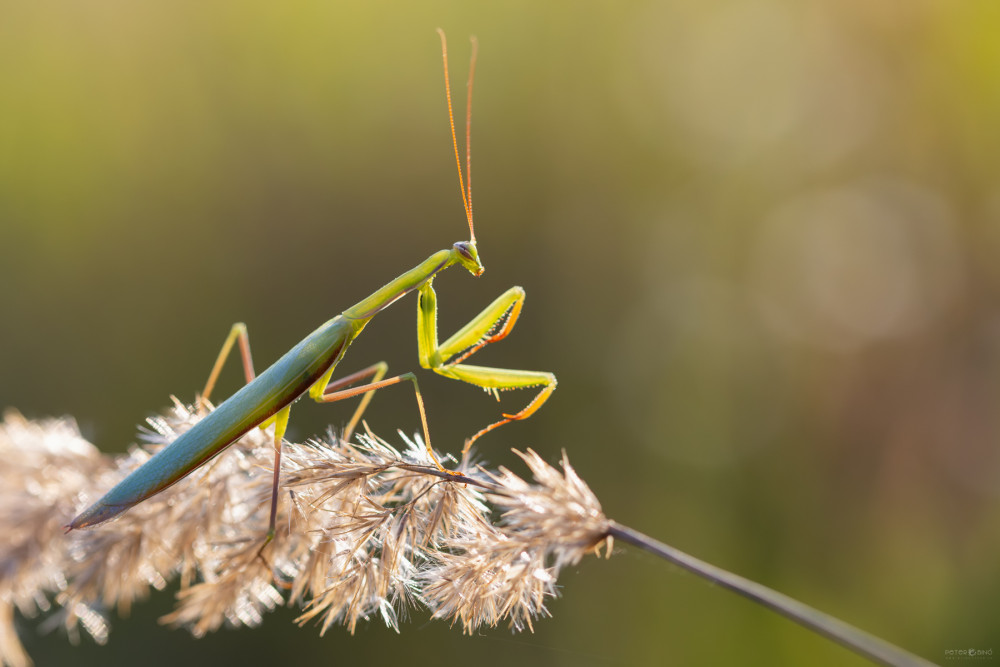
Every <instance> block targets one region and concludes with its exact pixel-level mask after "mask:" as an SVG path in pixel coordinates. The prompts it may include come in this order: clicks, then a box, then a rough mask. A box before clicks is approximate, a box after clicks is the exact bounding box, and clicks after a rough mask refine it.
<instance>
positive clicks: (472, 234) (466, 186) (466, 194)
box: [437, 28, 479, 243]
mask: <svg viewBox="0 0 1000 667" xmlns="http://www.w3.org/2000/svg"><path fill="white" fill-rule="evenodd" d="M437 32H438V34H439V35H440V36H441V58H442V59H443V60H444V90H445V95H446V96H447V98H448V122H449V123H450V124H451V143H452V145H453V146H454V147H455V166H457V167H458V186H459V187H460V188H461V189H462V204H463V205H464V206H465V217H466V218H467V219H468V220H469V240H470V241H472V242H473V243H475V242H476V230H475V228H474V227H473V225H472V145H471V139H472V80H473V76H474V75H475V71H476V55H477V52H478V51H479V42H477V41H476V38H475V37H473V38H472V62H471V63H470V65H469V84H468V88H469V92H468V102H467V104H466V109H465V173H466V176H465V177H463V176H462V158H461V156H460V155H459V152H458V137H457V135H456V134H455V114H454V112H453V111H452V106H451V79H450V77H449V76H448V40H447V39H446V38H445V36H444V30H442V29H441V28H438V29H437Z"/></svg>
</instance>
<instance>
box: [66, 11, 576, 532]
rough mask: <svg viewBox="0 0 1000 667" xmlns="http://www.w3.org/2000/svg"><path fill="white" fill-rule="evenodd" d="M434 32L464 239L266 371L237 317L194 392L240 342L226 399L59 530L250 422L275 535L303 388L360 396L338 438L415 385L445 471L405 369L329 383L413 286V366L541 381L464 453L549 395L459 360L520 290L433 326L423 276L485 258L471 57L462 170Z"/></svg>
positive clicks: (185, 470) (508, 312)
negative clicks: (294, 411) (268, 450)
mask: <svg viewBox="0 0 1000 667" xmlns="http://www.w3.org/2000/svg"><path fill="white" fill-rule="evenodd" d="M438 33H439V34H440V36H441V52H442V58H443V60H444V77H445V92H446V96H447V100H448V118H449V121H450V124H451V135H452V144H453V146H454V148H455V161H456V163H457V166H458V178H459V183H460V185H461V189H462V201H463V203H464V205H465V214H466V218H467V219H468V223H469V234H470V238H469V240H468V241H460V242H458V243H456V244H454V245H453V246H452V247H451V248H449V249H447V250H441V251H438V252H436V253H434V254H433V255H431V256H430V257H428V258H427V259H425V260H424V261H423V262H421V263H420V264H418V265H417V266H416V267H414V268H412V269H410V270H409V271H407V272H406V273H403V274H402V275H401V276H399V277H398V278H396V279H395V280H393V281H391V282H390V283H389V284H387V285H385V286H384V287H382V288H381V289H379V290H377V291H376V292H375V293H374V294H372V295H371V296H369V297H367V298H366V299H363V300H362V301H360V302H359V303H357V304H355V305H354V306H351V307H350V308H348V309H347V310H345V311H344V312H343V313H341V314H340V315H338V316H336V317H334V318H333V319H331V320H329V321H328V322H326V323H325V324H323V325H322V326H320V327H319V328H318V329H316V330H315V331H313V332H312V333H311V334H309V335H308V336H306V337H305V338H304V339H303V340H302V341H301V342H300V343H299V344H298V345H296V346H295V347H293V348H292V349H291V350H289V351H288V352H287V353H286V354H285V355H284V356H283V357H281V358H280V359H279V360H278V361H276V362H275V363H274V364H273V365H272V366H271V367H270V368H268V369H267V370H266V371H264V372H263V373H261V374H260V375H258V376H255V375H254V371H253V363H252V360H251V356H250V343H249V338H248V336H247V330H246V326H244V325H243V324H236V325H234V326H233V328H232V330H231V331H230V334H229V336H228V337H227V338H226V342H225V344H224V345H223V347H222V351H221V352H220V353H219V357H218V359H217V360H216V362H215V366H214V367H213V368H212V372H211V373H210V375H209V379H208V382H207V383H206V385H205V389H204V391H203V392H202V397H203V398H204V399H206V400H207V398H208V396H209V394H210V393H211V391H212V389H213V387H214V385H215V381H216V379H217V377H218V374H219V372H220V371H221V368H222V365H223V363H224V362H225V360H226V358H227V357H228V355H229V353H230V351H231V350H232V347H233V345H234V344H235V343H236V342H237V341H239V344H240V352H241V357H242V359H243V368H244V373H245V375H246V380H247V384H246V385H245V386H244V387H243V388H242V389H240V390H239V391H237V392H236V393H235V394H233V395H232V396H231V397H229V398H228V399H227V400H226V401H224V402H223V403H222V404H221V405H219V406H218V408H216V409H215V410H214V411H212V412H209V413H208V414H207V415H206V416H205V418H204V419H202V420H201V421H200V422H198V423H197V424H196V425H195V426H194V427H193V428H191V430H189V431H187V432H185V433H184V434H182V435H181V436H180V437H178V438H177V439H176V440H175V441H174V442H172V443H171V444H170V445H168V446H167V447H165V448H164V449H162V450H161V451H159V452H157V453H156V454H155V455H154V456H153V457H152V458H151V459H149V461H147V462H146V463H144V464H143V465H142V466H140V467H139V468H138V469H137V470H135V471H134V472H133V473H132V474H130V475H129V476H128V477H126V478H125V479H124V480H122V481H121V482H119V483H118V484H117V485H116V486H115V487H114V488H112V489H111V490H110V491H108V493H107V494H105V496H104V497H103V498H101V499H100V500H98V501H97V502H96V503H94V504H93V505H92V506H91V507H89V508H88V509H87V510H85V511H84V512H82V513H81V514H80V515H79V516H77V517H76V518H75V519H73V521H72V522H71V523H70V524H69V525H68V526H67V529H74V528H85V527H88V526H94V525H96V524H99V523H102V522H104V521H107V520H109V519H112V518H114V517H115V516H117V515H119V514H121V513H122V512H124V511H126V510H128V509H129V508H130V507H132V506H134V505H136V504H138V503H140V502H142V501H144V500H146V499H147V498H149V497H151V496H153V495H155V494H157V493H159V492H160V491H162V490H163V489H165V488H167V487H168V486H170V485H171V484H173V483H175V482H177V481H178V480H180V479H182V478H184V477H185V476H187V475H188V474H190V473H191V472H192V471H194V470H195V469H197V468H198V467H199V466H202V465H204V464H205V463H206V462H207V461H209V460H210V459H211V458H212V457H214V456H215V455H217V454H218V453H219V452H221V451H222V450H224V449H225V448H226V447H228V446H229V445H231V444H232V443H233V442H235V441H236V440H237V439H238V438H240V436H242V435H243V434H245V433H247V432H248V431H250V430H251V429H253V428H255V427H258V426H259V427H261V428H265V427H267V426H270V425H272V424H273V425H274V452H275V453H274V485H273V490H272V496H271V516H270V525H269V532H268V536H269V537H270V536H272V535H273V534H274V528H275V517H276V512H277V501H278V476H279V471H280V465H281V442H282V437H283V435H284V433H285V428H286V426H287V424H288V416H289V411H290V410H291V404H292V403H293V402H294V401H295V400H297V399H298V398H300V397H301V396H302V395H304V394H306V393H308V395H309V397H310V398H311V399H313V400H315V401H317V402H321V403H329V402H333V401H339V400H342V399H345V398H349V397H351V396H358V395H361V394H364V395H365V396H364V398H363V399H362V402H361V404H360V405H359V406H358V408H357V410H356V411H355V413H354V416H353V417H352V419H351V421H350V422H349V423H348V426H347V427H346V429H345V435H346V436H347V437H350V433H351V432H352V431H353V429H354V427H355V426H356V424H357V422H358V420H359V419H360V417H361V413H362V412H363V411H364V409H365V407H367V404H368V401H369V400H370V399H371V393H370V392H373V391H375V390H377V389H381V388H383V387H387V386H390V385H393V384H398V383H400V382H404V381H409V382H412V383H413V387H414V391H415V393H416V398H417V405H418V407H419V409H420V418H421V423H422V426H423V433H424V441H425V443H426V444H427V451H428V452H429V453H430V456H431V457H432V459H433V460H434V462H435V463H436V464H437V465H438V467H439V468H441V470H442V471H444V470H445V469H444V467H442V466H441V464H440V463H439V462H438V461H437V458H436V457H435V456H434V453H433V450H432V449H431V444H430V433H429V430H428V427H427V417H426V414H425V411H424V407H423V399H422V398H421V395H420V388H419V386H418V384H417V378H416V376H415V375H414V374H413V373H404V374H403V375H399V376H396V377H393V378H390V379H387V380H386V379H383V377H384V376H385V373H386V369H387V367H386V365H385V364H384V363H382V362H380V363H377V364H374V365H373V366H370V367H368V368H366V369H364V370H362V371H359V372H357V373H354V374H352V375H349V376H347V377H344V378H341V379H339V380H336V381H333V382H331V378H332V376H333V372H334V370H335V369H336V367H337V364H339V363H340V360H341V359H342V358H343V356H344V353H345V352H346V351H347V348H348V346H349V345H350V344H351V342H352V341H353V340H354V339H355V338H356V337H357V336H358V334H360V333H361V331H362V330H363V329H364V328H365V326H366V325H367V324H368V322H369V321H371V319H372V318H373V317H375V315H377V314H378V313H379V312H381V311H382V310H383V309H385V308H387V307H389V306H390V305H391V304H392V303H394V302H395V301H396V300H397V299H399V298H400V297H402V296H404V295H406V294H407V293H409V292H411V291H413V290H417V292H418V295H419V296H418V303H417V347H418V353H419V360H420V365H421V366H422V367H424V368H429V369H431V370H433V371H434V372H436V373H439V374H440V375H444V376H445V377H449V378H453V379H456V380H462V381H464V382H468V383H471V384H474V385H476V386H479V387H482V388H484V389H486V390H488V391H492V392H493V393H496V392H497V391H500V390H505V389H521V388H529V387H541V389H540V390H539V392H538V394H537V395H536V396H535V397H534V398H533V399H532V400H531V402H530V403H528V405H527V406H525V407H524V408H523V409H522V410H521V411H520V412H517V413H514V414H507V413H504V414H503V419H501V420H499V421H497V422H494V423H493V424H490V425H489V426H487V427H486V428H484V429H482V430H480V431H479V432H478V433H476V434H475V435H474V436H472V438H470V439H468V440H467V441H466V443H465V448H464V449H463V454H464V453H465V452H467V451H468V449H469V447H470V446H471V445H472V443H473V442H474V441H475V440H476V439H477V438H479V437H480V436H481V435H483V434H485V433H487V432H488V431H491V430H493V429H494V428H496V427H498V426H500V425H502V424H506V423H508V422H510V421H514V420H518V419H525V418H527V417H529V416H531V415H532V414H533V413H534V412H535V411H536V410H537V409H538V408H539V407H541V405H542V404H543V403H544V402H545V401H546V400H547V399H548V397H549V396H550V395H551V394H552V392H553V390H555V387H556V378H555V376H554V375H553V374H552V373H546V372H540V371H519V370H506V369H498V368H486V367H482V366H470V365H467V364H464V363H463V362H464V361H465V360H466V359H467V358H468V357H469V356H470V355H472V354H473V353H475V352H476V351H478V350H479V349H481V348H482V347H484V346H486V345H488V344H489V343H493V342H495V341H498V340H501V339H503V338H505V337H506V336H507V334H509V333H510V331H511V329H512V328H513V327H514V324H515V322H516V321H517V318H518V315H519V314H520V312H521V306H522V305H523V303H524V296H525V295H524V290H523V289H521V288H520V287H512V288H511V289H509V290H507V291H506V292H505V293H504V294H502V295H501V296H500V297H499V298H498V299H496V300H495V301H494V302H493V303H492V304H490V305H489V306H487V307H486V309H485V310H483V311H482V312H481V313H480V314H479V315H477V316H476V317H475V318H473V319H472V320H471V321H470V322H469V323H468V324H466V325H465V326H464V327H462V328H461V329H459V330H458V331H457V332H456V333H455V334H454V335H453V336H451V337H450V338H448V339H447V340H446V341H445V342H444V343H440V344H439V343H438V333H437V299H436V296H435V294H434V289H433V287H432V286H431V283H432V282H433V280H434V277H435V276H436V275H437V274H438V273H440V272H441V271H444V270H445V269H447V268H448V267H450V266H452V265H459V266H462V267H464V268H465V269H466V270H468V271H469V272H470V273H471V274H472V275H474V276H479V275H481V274H482V273H483V271H484V269H483V264H482V262H481V261H480V259H479V253H478V251H477V250H476V237H475V230H474V228H473V224H472V204H471V200H472V179H471V174H470V163H471V160H470V155H471V153H470V150H469V141H470V127H471V120H470V119H471V108H472V80H473V75H474V71H475V47H476V43H475V40H473V55H472V59H471V64H470V68H469V92H468V101H467V108H466V136H465V140H466V165H465V166H466V169H465V177H464V178H463V176H462V161H461V158H460V157H459V152H458V140H457V138H456V136H455V120H454V114H453V113H452V104H451V85H450V83H449V77H448V49H447V43H446V41H445V36H444V32H442V31H440V30H439V31H438ZM366 378H367V379H369V380H370V382H369V383H368V384H365V385H361V386H358V387H352V388H350V389H347V388H346V387H349V386H350V385H352V384H354V383H355V382H358V381H360V380H363V379H366Z"/></svg>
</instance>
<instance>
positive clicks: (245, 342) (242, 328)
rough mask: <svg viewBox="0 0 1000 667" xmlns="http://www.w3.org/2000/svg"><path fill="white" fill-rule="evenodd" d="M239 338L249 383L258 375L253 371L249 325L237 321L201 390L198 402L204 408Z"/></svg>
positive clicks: (244, 372) (244, 370)
mask: <svg viewBox="0 0 1000 667" xmlns="http://www.w3.org/2000/svg"><path fill="white" fill-rule="evenodd" d="M237 340H239V342H240V358H241V359H242V361H243V375H244V377H245V378H246V381H247V384H250V383H251V382H253V379H254V378H255V377H256V375H255V374H254V371H253V357H252V356H251V355H250V335H249V334H248V333H247V325H245V324H244V323H243V322H237V323H236V324H234V325H233V327H232V329H230V330H229V335H228V336H226V341H225V342H224V343H223V344H222V350H221V351H220V352H219V356H218V357H216V359H215V364H214V365H213V366H212V372H211V373H209V375H208V382H206V383H205V388H204V389H202V391H201V396H200V397H199V400H198V403H199V405H201V407H202V408H204V407H206V406H205V403H206V402H207V401H208V397H209V395H211V393H212V390H213V389H215V382H216V381H217V380H218V379H219V374H220V373H221V372H222V367H223V365H225V363H226V359H227V358H229V353H230V352H232V350H233V344H234V343H236V341H237Z"/></svg>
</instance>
